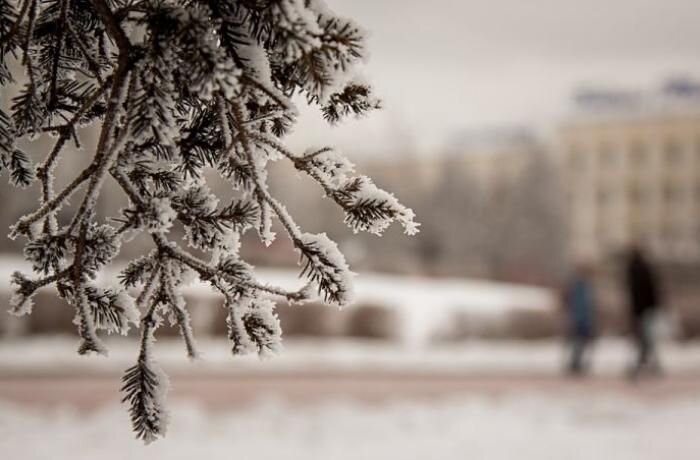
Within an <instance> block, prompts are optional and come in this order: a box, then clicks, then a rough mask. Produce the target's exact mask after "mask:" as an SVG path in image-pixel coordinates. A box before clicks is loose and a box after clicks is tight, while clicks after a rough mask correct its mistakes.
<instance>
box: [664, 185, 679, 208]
mask: <svg viewBox="0 0 700 460" xmlns="http://www.w3.org/2000/svg"><path fill="white" fill-rule="evenodd" d="M663 194H664V201H666V202H667V203H674V202H676V201H678V200H679V199H680V191H679V190H678V187H677V186H676V185H675V184H671V183H667V184H664V189H663Z"/></svg>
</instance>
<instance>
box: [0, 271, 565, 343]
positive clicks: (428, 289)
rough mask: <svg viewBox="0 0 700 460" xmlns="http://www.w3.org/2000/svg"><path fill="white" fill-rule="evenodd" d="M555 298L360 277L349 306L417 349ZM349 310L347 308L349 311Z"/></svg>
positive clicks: (0, 277)
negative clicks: (461, 324)
mask: <svg viewBox="0 0 700 460" xmlns="http://www.w3.org/2000/svg"><path fill="white" fill-rule="evenodd" d="M15 270H22V271H25V272H27V273H29V272H30V267H29V266H28V264H27V263H26V262H25V261H23V260H21V259H18V258H3V259H0V299H2V298H3V297H4V296H7V292H8V289H9V287H10V286H9V280H10V275H11V274H12V272H13V271H15ZM257 273H258V276H259V278H260V279H261V281H263V282H265V283H269V284H273V285H276V286H282V287H285V288H289V289H291V288H297V287H299V286H300V285H301V284H302V283H301V281H300V280H299V278H298V274H297V272H296V271H292V270H264V269H263V270H258V271H257ZM107 279H109V282H110V283H115V282H116V275H111V274H106V275H105V276H103V278H102V281H103V282H104V281H106V280H107ZM186 294H190V295H194V296H198V297H202V296H215V295H216V294H215V293H214V292H213V291H212V289H211V288H210V287H209V286H207V285H204V284H202V283H196V284H193V285H191V286H190V287H189V288H188V289H187V291H186ZM555 302H556V300H555V296H554V294H553V293H552V292H551V291H550V290H547V289H542V288H537V287H531V286H522V285H513V284H507V283H497V282H491V281H480V280H471V279H432V278H421V277H409V276H393V275H385V274H377V273H361V274H360V275H359V276H357V277H356V278H355V305H376V306H381V307H383V308H388V309H391V310H394V311H395V312H396V313H397V315H396V317H397V320H398V322H399V324H397V325H396V327H397V330H398V331H399V336H400V339H402V340H403V341H404V342H405V343H408V344H412V345H423V344H425V343H426V342H428V341H429V340H430V338H431V337H432V336H433V335H434V334H435V332H436V331H438V330H440V329H441V328H444V327H445V325H446V324H447V323H449V322H450V320H451V318H453V317H454V315H455V313H463V314H468V315H470V316H473V317H480V318H487V319H490V320H493V321H498V320H504V319H505V317H506V316H507V315H508V314H509V313H511V312H513V311H522V310H528V311H551V310H553V309H554V308H555ZM349 308H352V307H349Z"/></svg>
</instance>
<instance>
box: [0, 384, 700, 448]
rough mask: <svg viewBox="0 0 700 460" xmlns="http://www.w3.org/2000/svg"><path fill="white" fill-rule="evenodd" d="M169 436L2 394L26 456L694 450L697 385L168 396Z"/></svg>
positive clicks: (114, 418) (113, 410) (115, 418)
mask: <svg viewBox="0 0 700 460" xmlns="http://www.w3.org/2000/svg"><path fill="white" fill-rule="evenodd" d="M172 416H173V418H174V422H173V424H172V425H171V428H170V431H169V433H168V436H167V438H166V439H164V440H160V441H157V442H156V443H154V444H151V445H149V446H143V445H142V444H141V443H140V442H138V441H135V440H133V438H132V435H131V433H130V431H129V424H128V417H127V414H126V413H125V411H124V408H122V407H116V406H109V407H105V408H102V409H99V410H97V411H94V412H89V413H78V412H75V411H72V410H70V409H61V410H52V411H49V412H44V411H33V410H27V409H24V408H19V407H17V406H13V405H12V404H10V403H0V451H1V456H2V458H6V459H23V460H44V459H46V460H49V459H50V460H61V459H70V460H83V459H85V460H87V459H90V460H92V459H100V460H112V459H114V460H117V459H118V460H122V459H131V460H138V459H148V460H152V459H170V460H178V459H183V460H185V459H186V460H192V459H207V460H209V459H211V460H214V459H241V460H248V459H250V460H268V459H269V460H281V459H284V460H296V459H299V460H316V459H318V460H345V459H347V460H373V459H377V460H391V459H401V460H414V459H415V460H429V459H439V460H452V459H454V460H458V459H459V460H462V459H470V460H478V459H487V460H499V459H508V460H512V459H522V460H527V459H533V460H550V459H551V460H563V459H565V460H576V459H582V460H584V459H585V460H591V459H596V460H607V459H610V460H647V459H648V460H652V459H653V460H658V459H673V460H696V459H697V458H699V456H700V438H698V436H697V421H698V420H700V396H698V397H697V398H690V399H688V398H682V399H676V400H670V401H668V400H664V401H663V402H650V401H646V402H641V401H638V400H631V399H620V398H614V399H611V398H610V397H607V396H605V397H596V396H593V395H589V396H587V397H583V398H582V397H577V398H576V399H573V398H571V397H557V396H551V395H550V396H545V395H521V396H518V397H505V398H488V397H484V396H481V397H469V398H459V399H446V400H437V401H421V402H416V401H414V402H389V403H386V404H381V405H367V404H360V403H353V402H349V401H335V402H326V403H323V404H318V405H312V406H304V407H298V406H292V405H289V404H287V403H284V402H281V401H265V402H260V403H257V404H255V405H252V406H249V407H247V408H244V409H240V410H237V411H229V412H214V411H207V410H204V409H202V408H200V407H198V406H196V405H190V404H177V405H175V406H174V408H173V409H172Z"/></svg>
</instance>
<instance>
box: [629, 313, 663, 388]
mask: <svg viewBox="0 0 700 460" xmlns="http://www.w3.org/2000/svg"><path fill="white" fill-rule="evenodd" d="M652 321H653V312H652V311H649V310H647V311H643V312H639V313H635V315H634V316H633V319H632V333H633V337H634V344H635V346H636V348H637V357H636V361H635V362H634V364H633V366H632V369H631V373H632V376H637V375H639V373H640V372H642V371H644V370H652V371H659V370H660V363H659V360H658V356H657V354H656V344H655V343H654V334H653V331H652Z"/></svg>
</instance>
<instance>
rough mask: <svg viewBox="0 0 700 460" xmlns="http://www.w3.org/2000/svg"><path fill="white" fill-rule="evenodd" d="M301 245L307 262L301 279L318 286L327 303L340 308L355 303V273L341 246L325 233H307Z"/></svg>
mask: <svg viewBox="0 0 700 460" xmlns="http://www.w3.org/2000/svg"><path fill="white" fill-rule="evenodd" d="M299 241H300V248H299V251H300V252H301V254H302V256H303V257H304V258H305V259H306V261H305V264H304V268H303V270H302V275H305V276H307V277H308V278H309V279H310V280H311V281H313V282H314V283H316V284H317V286H318V291H319V293H323V295H324V298H325V300H326V301H329V302H331V303H334V304H336V305H338V306H341V307H342V306H345V305H349V304H350V303H352V301H353V300H354V285H353V278H354V277H355V273H353V272H352V271H350V267H348V264H347V263H346V262H345V257H344V256H343V254H342V253H341V252H340V250H339V249H338V245H337V244H336V243H335V242H334V241H333V240H331V239H330V238H328V236H327V235H326V234H325V233H320V234H312V233H304V234H302V235H301V236H300V238H299Z"/></svg>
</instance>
